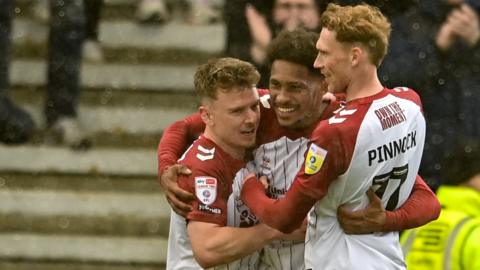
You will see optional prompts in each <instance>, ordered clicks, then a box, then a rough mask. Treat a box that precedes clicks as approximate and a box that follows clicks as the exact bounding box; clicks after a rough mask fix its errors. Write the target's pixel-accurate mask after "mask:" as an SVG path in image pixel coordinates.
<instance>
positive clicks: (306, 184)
mask: <svg viewBox="0 0 480 270" xmlns="http://www.w3.org/2000/svg"><path fill="white" fill-rule="evenodd" d="M320 134H322V136H320ZM341 138H342V137H341V136H339V130H338V129H335V128H328V122H324V121H322V122H321V123H320V124H319V126H318V127H317V128H316V129H315V131H314V132H313V133H312V140H311V141H312V143H311V144H310V145H309V148H308V151H307V155H306V158H305V163H304V164H303V166H302V168H301V169H300V171H299V173H298V174H297V175H296V177H295V180H294V181H293V184H292V185H291V187H290V189H288V191H287V192H286V193H285V196H284V198H282V199H278V200H275V199H270V198H268V197H267V196H266V195H265V192H264V189H263V185H262V184H261V183H260V181H258V180H257V177H256V176H255V175H254V174H250V175H248V176H247V177H246V179H245V181H244V184H243V187H242V191H241V198H242V201H243V202H245V203H246V205H247V206H248V207H249V208H250V210H252V212H253V213H254V214H255V215H256V216H257V217H258V218H259V219H260V220H261V221H262V222H263V223H265V224H267V225H268V226H270V227H272V228H275V229H277V230H280V231H281V232H283V233H290V232H292V231H293V230H294V229H296V228H298V227H299V226H300V225H301V224H302V221H303V219H304V218H305V217H306V216H307V213H308V212H309V211H310V209H311V208H312V206H313V205H314V204H315V203H316V202H317V201H319V200H321V199H322V198H323V197H324V196H325V195H326V194H327V191H328V187H329V186H330V184H331V183H332V182H333V181H334V180H335V179H336V178H337V177H338V175H340V174H342V173H343V172H344V171H345V164H347V162H345V160H344V158H342V157H345V154H344V153H345V149H344V147H343V143H342V139H341ZM320 146H321V147H320ZM312 162H313V163H312Z"/></svg>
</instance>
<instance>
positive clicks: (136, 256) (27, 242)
mask: <svg viewBox="0 0 480 270" xmlns="http://www.w3.org/2000/svg"><path fill="white" fill-rule="evenodd" d="M0 243H2V244H1V245H0V259H7V260H13V259H15V260H45V261H48V260H59V261H62V260H63V261H71V262H74V261H77V262H104V263H125V264H126V263H129V264H157V265H159V266H160V265H164V264H165V260H166V251H167V240H166V239H164V238H154V237H151V236H149V237H145V238H133V237H108V236H87V235H82V236H70V235H41V234H28V233H0Z"/></svg>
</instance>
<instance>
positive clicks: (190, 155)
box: [179, 135, 222, 168]
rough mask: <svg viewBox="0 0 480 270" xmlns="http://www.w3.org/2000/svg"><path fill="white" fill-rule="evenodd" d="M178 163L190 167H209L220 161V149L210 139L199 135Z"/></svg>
mask: <svg viewBox="0 0 480 270" xmlns="http://www.w3.org/2000/svg"><path fill="white" fill-rule="evenodd" d="M179 162H180V163H182V164H185V165H187V166H192V167H203V168H205V167H211V166H215V165H216V164H218V163H221V162H222V157H221V151H218V148H217V145H215V143H213V142H212V141H210V140H208V139H207V138H205V137H204V136H203V135H202V136H200V137H199V138H198V139H197V140H196V141H195V142H194V143H193V144H192V145H191V146H190V147H189V149H188V150H187V151H186V152H185V154H184V155H183V157H182V158H181V159H180V160H179Z"/></svg>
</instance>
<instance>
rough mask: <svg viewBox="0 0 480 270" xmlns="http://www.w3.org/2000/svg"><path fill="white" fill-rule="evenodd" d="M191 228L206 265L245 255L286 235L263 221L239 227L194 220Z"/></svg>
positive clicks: (199, 259) (198, 253)
mask: <svg viewBox="0 0 480 270" xmlns="http://www.w3.org/2000/svg"><path fill="white" fill-rule="evenodd" d="M187 229H188V235H189V237H190V241H191V244H192V250H193V254H194V256H195V259H196V260H197V262H198V263H199V264H200V266H202V267H203V268H210V267H214V266H217V265H222V264H226V263H229V262H232V261H235V260H238V259H240V258H243V257H245V256H247V255H250V254H252V253H253V252H255V251H257V250H259V249H261V248H263V246H265V245H266V244H268V243H269V242H270V241H272V240H274V239H277V238H279V237H280V236H281V235H283V234H282V233H280V232H279V231H277V230H274V229H272V228H270V227H268V226H266V225H265V224H262V223H261V224H258V225H255V226H253V227H249V228H236V227H222V226H220V225H218V224H215V223H207V222H200V221H190V222H189V223H188V228H187Z"/></svg>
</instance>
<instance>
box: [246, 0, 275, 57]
mask: <svg viewBox="0 0 480 270" xmlns="http://www.w3.org/2000/svg"><path fill="white" fill-rule="evenodd" d="M245 17H246V18H247V24H248V27H249V29H250V33H251V35H252V45H251V48H250V54H251V56H252V59H253V60H254V61H255V62H256V63H263V62H264V61H265V58H266V57H267V53H266V48H267V46H268V44H269V43H270V41H271V40H272V31H270V28H269V26H268V22H267V19H266V18H265V16H263V15H262V14H261V13H260V12H258V11H257V10H256V9H255V7H254V6H253V5H251V4H247V5H246V6H245Z"/></svg>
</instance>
